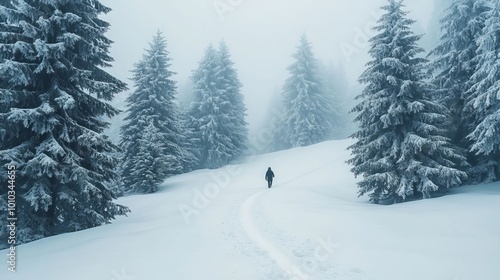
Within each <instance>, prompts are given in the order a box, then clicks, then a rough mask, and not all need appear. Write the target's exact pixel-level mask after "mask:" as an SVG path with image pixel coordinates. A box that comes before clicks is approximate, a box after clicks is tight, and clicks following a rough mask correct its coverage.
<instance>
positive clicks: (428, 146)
mask: <svg viewBox="0 0 500 280" xmlns="http://www.w3.org/2000/svg"><path fill="white" fill-rule="evenodd" d="M403 7H404V5H403V3H402V1H398V0H389V1H388V4H387V5H386V6H383V7H382V9H383V10H384V11H385V14H384V15H383V16H382V17H381V19H380V20H379V21H378V25H377V26H376V27H375V30H376V31H377V32H378V34H377V35H375V36H374V37H372V38H371V39H370V42H371V48H370V51H369V54H370V55H371V57H372V60H371V61H370V62H369V63H368V64H367V67H368V68H367V69H366V70H365V72H364V73H363V74H362V75H361V77H360V78H359V81H360V82H361V83H363V84H366V87H365V89H364V90H363V92H362V93H361V94H360V95H359V96H358V99H361V102H360V103H359V104H358V105H357V106H355V107H354V109H353V110H352V111H353V112H355V113H357V114H358V115H357V117H356V119H355V120H356V121H357V122H358V123H359V126H360V127H359V131H358V132H356V133H355V134H354V135H353V136H352V137H353V138H356V139H357V142H356V143H355V144H354V145H352V146H351V147H349V149H350V150H351V151H352V154H353V157H352V158H351V159H350V160H349V161H348V162H349V163H350V164H352V165H353V168H352V171H353V172H354V174H355V175H356V176H357V175H362V176H363V179H362V180H361V181H360V182H359V183H358V186H359V195H360V196H361V195H365V194H368V195H369V197H370V201H371V202H374V203H393V202H401V201H405V200H407V199H409V198H413V197H415V196H421V197H424V198H428V197H430V196H431V195H432V193H435V192H438V191H442V190H445V189H447V188H449V187H453V186H457V185H460V184H461V183H462V181H463V179H465V178H466V174H465V173H464V172H461V171H459V170H457V169H455V167H454V166H455V164H454V163H460V162H464V161H465V158H463V157H461V156H460V155H459V154H457V152H456V150H455V149H454V148H453V147H452V146H451V145H450V143H449V139H447V138H446V137H444V133H445V131H444V129H443V127H442V124H445V123H446V122H447V120H448V119H447V116H446V115H444V114H443V113H442V112H444V111H445V110H444V106H442V105H440V104H437V103H434V102H433V101H431V100H430V96H429V93H430V88H431V86H430V84H428V82H426V81H425V80H426V78H427V77H426V75H425V74H424V73H425V68H424V65H425V64H426V62H427V61H426V60H425V59H422V58H419V57H417V55H418V54H419V53H422V52H423V49H421V48H420V47H419V46H418V41H419V39H420V38H421V36H419V35H415V34H414V33H413V32H412V31H411V29H410V27H411V25H412V24H413V23H414V20H411V19H409V18H408V17H407V14H408V12H406V11H404V10H403Z"/></svg>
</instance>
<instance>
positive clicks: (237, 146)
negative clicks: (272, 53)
mask: <svg viewBox="0 0 500 280" xmlns="http://www.w3.org/2000/svg"><path fill="white" fill-rule="evenodd" d="M224 48H225V47H223V45H221V50H223V49H224ZM223 52H225V54H223V55H222V56H225V60H226V62H224V63H221V57H222V56H221V52H219V51H217V50H216V49H215V48H214V47H213V46H212V45H209V46H208V47H207V49H206V50H205V54H204V57H203V59H202V60H201V61H200V63H199V66H198V69H196V70H195V71H194V73H193V76H192V80H193V83H194V95H195V97H194V100H193V102H192V103H191V106H190V108H189V112H188V115H189V127H190V128H191V133H192V136H193V137H194V138H195V139H196V140H195V141H196V144H197V145H198V147H197V150H198V152H197V153H196V154H197V156H198V158H199V160H200V161H199V166H198V167H200V168H218V167H221V166H224V165H226V164H228V163H230V162H231V161H233V160H237V159H238V158H239V157H241V155H242V152H243V149H245V148H246V128H245V126H246V122H245V121H244V115H245V110H246V109H245V108H244V105H243V100H242V96H241V94H240V87H241V84H240V82H239V81H238V78H237V76H236V72H235V70H234V69H233V67H232V62H231V61H230V59H229V56H228V55H229V53H228V52H227V51H226V50H223ZM240 140H241V141H243V143H237V141H240Z"/></svg>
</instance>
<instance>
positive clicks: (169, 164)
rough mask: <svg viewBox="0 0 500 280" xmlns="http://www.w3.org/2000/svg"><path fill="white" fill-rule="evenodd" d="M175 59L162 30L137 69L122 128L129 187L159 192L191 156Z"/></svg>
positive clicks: (125, 181)
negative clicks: (173, 66) (173, 65)
mask: <svg viewBox="0 0 500 280" xmlns="http://www.w3.org/2000/svg"><path fill="white" fill-rule="evenodd" d="M170 61H171V59H170V58H169V57H168V51H167V44H166V40H165V38H164V37H163V35H162V34H161V32H158V33H157V34H156V35H155V36H154V37H153V41H152V42H151V43H150V44H149V49H147V50H146V53H145V54H144V56H143V58H142V59H141V61H140V62H138V63H136V65H135V68H134V70H133V71H132V72H133V78H132V79H133V81H134V85H135V90H134V92H133V93H132V94H131V95H130V96H129V97H128V98H127V100H126V101H127V114H128V115H127V116H126V117H125V119H124V120H125V124H124V125H123V126H122V127H121V131H120V133H121V141H120V145H121V147H122V149H123V151H124V155H123V169H122V182H123V185H124V188H125V190H128V191H132V192H138V193H152V192H155V191H157V190H158V186H159V184H160V183H161V182H162V181H163V180H164V179H166V178H167V177H169V176H172V175H175V174H179V173H181V172H182V171H183V170H184V163H186V161H188V160H189V159H190V158H191V157H192V156H191V155H190V153H189V151H188V150H187V149H186V148H185V147H184V142H185V140H186V139H185V137H186V136H185V133H184V128H183V125H182V122H181V117H180V109H179V108H178V107H177V105H176V103H175V98H176V94H177V86H176V82H175V81H173V80H172V79H171V77H172V76H173V75H174V74H175V73H174V72H172V71H170V70H169V67H170ZM153 155H154V157H152V156H153ZM139 170H140V171H139Z"/></svg>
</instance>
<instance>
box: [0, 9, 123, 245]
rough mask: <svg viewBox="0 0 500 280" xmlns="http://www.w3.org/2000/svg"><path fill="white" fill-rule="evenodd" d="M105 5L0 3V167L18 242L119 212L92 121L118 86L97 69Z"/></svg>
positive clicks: (104, 46) (106, 148)
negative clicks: (10, 183)
mask: <svg viewBox="0 0 500 280" xmlns="http://www.w3.org/2000/svg"><path fill="white" fill-rule="evenodd" d="M109 11H110V9H109V8H108V7H105V6H103V5H102V4H101V3H100V1H97V0H93V1H87V0H82V1H58V0H53V1H33V0H24V1H20V0H19V1H18V0H13V1H10V2H9V3H8V5H5V3H4V2H2V5H0V14H1V15H2V16H1V17H0V18H1V20H2V22H1V24H0V25H1V27H0V28H1V33H0V57H1V58H2V61H0V103H1V105H0V108H1V109H0V138H1V141H0V166H1V169H3V170H7V166H9V165H14V166H15V167H16V170H17V172H16V194H17V215H18V224H17V228H18V241H19V242H21V243H22V242H29V241H32V240H35V239H39V238H43V237H46V236H51V235H55V234H59V233H62V232H71V231H76V230H82V229H86V228H90V227H95V226H99V225H101V224H104V223H109V222H110V221H111V220H112V219H113V218H114V217H115V216H116V215H123V214H125V213H127V212H128V211H129V210H128V208H126V207H124V206H121V205H117V204H115V203H113V199H114V198H115V197H114V195H113V193H112V192H111V191H110V184H111V182H113V181H114V180H115V179H116V177H117V176H116V175H117V174H116V172H115V171H114V167H115V166H116V165H117V163H118V160H117V159H116V157H113V156H112V154H113V153H114V152H115V151H116V146H114V145H113V144H112V143H111V141H110V140H109V139H108V138H107V137H105V136H104V135H103V134H102V131H103V129H104V128H105V127H106V126H107V123H106V122H105V121H103V118H102V117H103V116H108V117H112V116H114V115H116V113H117V110H116V109H114V108H113V107H112V106H111V105H109V104H108V103H107V102H105V101H109V100H111V99H112V98H113V96H114V95H115V94H116V93H119V92H121V91H123V90H125V89H126V85H125V84H124V83H123V82H121V81H119V80H117V79H116V78H114V77H112V76H111V75H109V74H108V73H107V72H106V71H104V70H103V69H104V68H105V67H109V66H110V62H111V61H112V58H111V57H110V56H109V47H110V44H111V41H110V40H109V39H108V38H106V37H105V36H104V33H105V32H106V31H107V29H108V27H109V24H108V23H107V22H105V21H103V20H101V19H99V16H100V15H102V14H106V13H108V12H109ZM5 174H7V172H1V175H0V176H2V180H1V181H2V182H6V180H5V179H6V178H5V177H4V176H5ZM3 194H5V193H4V192H2V195H3ZM2 201H4V197H2ZM2 213H5V212H3V211H2ZM1 230H2V231H4V230H5V229H4V227H2V229H1Z"/></svg>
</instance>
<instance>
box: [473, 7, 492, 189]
mask: <svg viewBox="0 0 500 280" xmlns="http://www.w3.org/2000/svg"><path fill="white" fill-rule="evenodd" d="M486 18H487V20H486V23H485V27H484V29H483V32H482V33H483V35H481V36H480V37H479V38H478V40H477V42H478V50H477V56H476V61H475V62H477V66H476V70H475V72H474V74H473V75H472V77H471V84H472V86H471V88H470V90H469V92H468V94H470V96H471V100H470V101H469V102H468V104H467V106H466V110H465V111H466V112H467V113H469V114H473V115H474V116H475V118H474V119H475V120H476V122H475V123H474V124H473V125H474V126H473V130H472V132H471V133H470V134H469V135H468V138H469V139H470V140H471V141H472V145H471V148H470V151H471V152H472V153H475V154H476V155H477V157H476V158H477V159H476V163H475V164H474V169H475V171H476V172H473V173H475V174H480V176H481V177H480V178H478V179H477V181H486V182H491V181H496V180H499V179H500V57H499V55H498V54H499V53H500V2H499V1H495V2H494V6H493V9H492V10H491V11H489V12H488V13H487V14H486Z"/></svg>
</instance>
